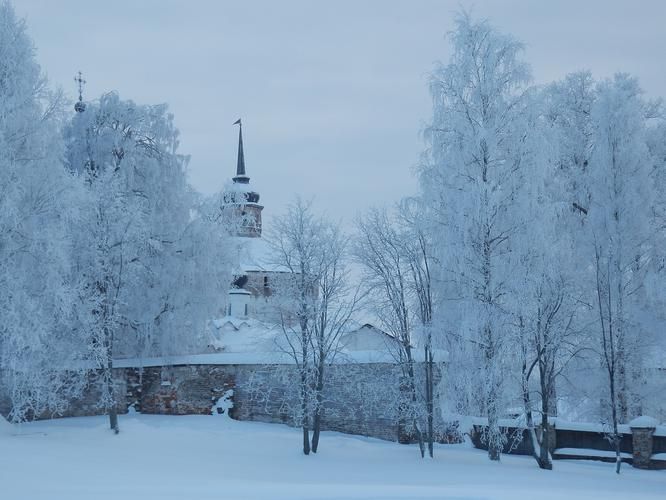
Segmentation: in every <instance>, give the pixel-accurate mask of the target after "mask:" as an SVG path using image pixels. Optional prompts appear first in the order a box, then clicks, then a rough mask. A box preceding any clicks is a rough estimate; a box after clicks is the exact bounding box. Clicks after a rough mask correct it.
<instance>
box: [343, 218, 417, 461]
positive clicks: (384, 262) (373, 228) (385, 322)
mask: <svg viewBox="0 0 666 500" xmlns="http://www.w3.org/2000/svg"><path fill="white" fill-rule="evenodd" d="M357 227H358V238H357V241H356V245H355V249H354V254H355V256H356V259H357V261H358V262H359V264H361V266H362V267H363V270H364V273H363V277H364V282H365V283H366V287H367V288H368V292H369V294H370V295H369V297H370V300H371V301H372V302H373V306H374V309H375V311H376V314H377V316H378V318H379V320H380V323H381V325H382V327H383V328H385V329H386V331H387V332H388V333H390V334H391V335H392V336H393V337H394V338H395V339H396V340H397V342H396V346H397V349H393V351H394V352H393V353H392V354H393V355H394V356H395V358H396V360H397V361H398V363H399V364H400V367H401V370H402V372H403V377H402V378H403V381H404V382H401V383H402V384H404V387H405V389H406V390H405V392H406V395H407V398H408V399H409V403H408V404H406V405H404V408H403V415H402V416H401V418H402V419H405V420H407V421H408V422H410V423H411V427H412V428H413V430H414V433H415V435H416V439H417V441H418V443H419V449H420V451H421V456H422V457H423V456H425V444H424V439H423V431H422V429H421V423H420V418H419V417H420V415H421V414H422V412H420V411H419V397H418V392H417V383H416V376H415V367H414V364H415V361H414V339H413V335H412V334H413V328H414V317H415V313H414V309H413V307H414V305H413V301H412V299H413V295H412V291H413V289H412V288H411V287H410V279H411V278H412V276H413V275H412V274H411V273H412V271H415V269H413V268H412V267H410V266H412V265H419V264H417V262H415V261H414V260H411V259H410V257H415V258H416V256H415V255H413V254H411V255H410V252H409V251H407V248H408V246H407V245H406V243H405V235H404V234H401V232H400V231H399V230H398V228H397V224H396V223H395V221H394V220H391V218H390V217H389V215H388V213H387V211H386V210H385V209H384V210H381V209H371V210H370V211H369V212H368V213H367V214H365V215H364V216H363V217H361V218H359V219H358V220H357ZM416 244H417V245H418V243H416ZM411 250H413V251H414V252H418V250H417V249H414V247H412V248H411ZM420 270H421V271H422V270H423V269H420ZM391 347H392V346H391Z"/></svg>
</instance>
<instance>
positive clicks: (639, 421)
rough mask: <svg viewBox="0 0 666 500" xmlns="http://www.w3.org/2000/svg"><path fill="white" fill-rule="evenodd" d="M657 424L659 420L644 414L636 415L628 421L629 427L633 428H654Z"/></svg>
mask: <svg viewBox="0 0 666 500" xmlns="http://www.w3.org/2000/svg"><path fill="white" fill-rule="evenodd" d="M658 425H659V420H657V419H656V418H652V417H648V416H646V415H643V416H641V417H636V418H635V419H633V420H632V421H631V422H629V427H635V428H650V427H651V428H656V427H657V426H658Z"/></svg>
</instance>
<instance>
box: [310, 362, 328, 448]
mask: <svg viewBox="0 0 666 500" xmlns="http://www.w3.org/2000/svg"><path fill="white" fill-rule="evenodd" d="M324 368H325V367H324V358H323V353H321V352H320V353H319V366H318V367H317V385H316V388H315V391H316V394H315V398H316V401H315V408H314V416H313V420H312V452H313V453H317V448H319V434H320V431H321V410H322V404H323V399H324V398H323V390H324Z"/></svg>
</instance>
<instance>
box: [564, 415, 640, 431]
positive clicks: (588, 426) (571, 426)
mask: <svg viewBox="0 0 666 500" xmlns="http://www.w3.org/2000/svg"><path fill="white" fill-rule="evenodd" d="M555 427H556V428H557V429H562V430H566V431H585V432H600V433H608V432H611V431H612V427H611V425H610V424H600V423H591V422H566V421H564V420H560V419H559V418H558V419H555ZM617 430H618V431H619V432H620V434H631V428H630V427H629V426H628V425H626V424H619V425H618V426H617Z"/></svg>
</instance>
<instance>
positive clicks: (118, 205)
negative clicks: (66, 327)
mask: <svg viewBox="0 0 666 500" xmlns="http://www.w3.org/2000/svg"><path fill="white" fill-rule="evenodd" d="M65 135H66V139H67V151H66V162H67V166H68V168H69V169H70V170H71V171H72V172H74V173H75V174H77V176H78V178H79V179H81V180H82V182H83V183H84V184H85V186H86V188H87V189H86V190H87V204H86V206H85V221H84V224H82V226H81V228H80V231H78V232H77V233H76V235H75V236H74V237H75V238H76V239H77V243H76V246H77V248H78V249H79V252H78V253H77V266H78V268H79V271H80V273H81V275H82V276H85V279H86V282H85V286H84V287H83V291H82V303H84V304H86V306H85V307H84V309H85V311H84V313H83V314H81V315H80V316H79V318H80V320H81V328H83V329H88V330H89V331H91V332H93V337H94V341H93V342H91V343H90V348H91V356H92V358H93V359H95V360H96V361H97V364H98V366H99V367H100V368H101V370H102V380H103V386H104V390H103V398H102V401H101V405H102V406H103V407H104V408H106V409H107V410H108V412H109V417H110V425H111V428H112V429H114V430H115V431H116V432H117V431H118V423H117V415H116V406H117V402H116V401H115V397H114V392H113V373H112V368H113V358H114V357H117V356H120V355H124V356H141V355H146V354H169V353H173V352H179V353H182V352H187V351H191V350H193V349H196V348H199V349H200V348H202V347H205V344H203V346H202V344H201V342H202V341H204V340H205V339H204V338H203V335H202V334H203V332H204V331H205V321H206V320H207V319H208V318H210V317H213V315H214V314H215V313H216V312H217V308H219V305H220V302H221V300H222V299H221V298H222V297H223V293H222V291H223V290H226V288H227V286H228V283H229V280H230V272H229V271H230V260H229V258H228V256H229V255H230V252H227V251H226V249H227V248H228V247H227V245H226V239H225V238H226V236H225V235H226V234H227V233H226V231H224V230H223V229H222V228H220V227H218V226H217V225H216V224H214V222H213V221H212V219H211V217H209V214H208V212H207V211H206V210H197V206H200V205H201V203H200V202H198V201H197V200H196V198H195V196H194V193H193V192H192V191H191V189H190V188H189V187H188V185H187V182H186V171H185V167H186V164H187V157H185V156H183V155H180V154H178V152H177V148H178V131H177V129H176V128H175V127H174V125H173V117H172V115H170V114H169V113H168V112H167V107H166V105H156V106H146V105H137V104H135V103H134V102H132V101H123V100H121V99H120V98H119V97H118V95H117V94H116V93H108V94H105V95H103V96H102V97H101V98H100V99H99V101H98V102H91V103H88V104H87V107H86V109H85V110H84V111H82V112H77V114H76V116H74V118H73V120H72V122H71V124H70V126H69V127H68V128H67V130H66V132H65ZM86 313H87V314H86ZM197 342H198V345H197Z"/></svg>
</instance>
